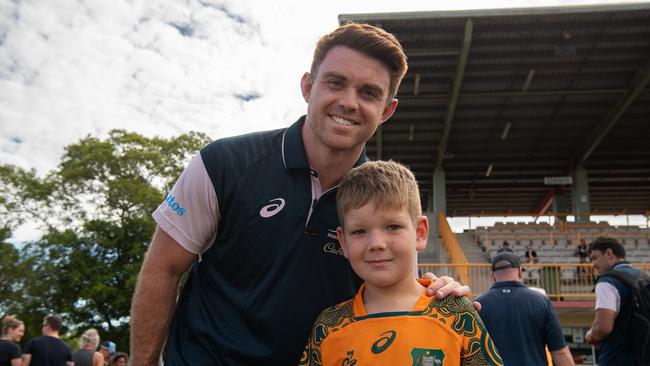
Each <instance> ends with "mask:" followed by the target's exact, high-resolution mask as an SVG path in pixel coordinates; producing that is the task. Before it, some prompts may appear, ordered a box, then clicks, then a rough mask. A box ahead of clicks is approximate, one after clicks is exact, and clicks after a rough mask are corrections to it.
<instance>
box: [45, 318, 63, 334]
mask: <svg viewBox="0 0 650 366" xmlns="http://www.w3.org/2000/svg"><path fill="white" fill-rule="evenodd" d="M43 322H44V323H45V324H47V326H48V327H50V329H52V330H53V331H55V332H59V331H60V330H61V328H63V319H61V316H60V315H59V314H50V315H48V316H46V317H45V318H43Z"/></svg>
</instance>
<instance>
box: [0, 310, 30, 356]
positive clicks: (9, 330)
mask: <svg viewBox="0 0 650 366" xmlns="http://www.w3.org/2000/svg"><path fill="white" fill-rule="evenodd" d="M24 334H25V324H24V323H23V322H22V321H20V320H18V319H16V316H15V315H7V316H5V317H4V319H2V339H0V366H19V365H20V361H21V357H20V356H21V352H20V347H18V344H17V343H18V342H20V339H21V338H22V337H23V335H24Z"/></svg>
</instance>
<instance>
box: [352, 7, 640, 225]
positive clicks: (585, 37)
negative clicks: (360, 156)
mask: <svg viewBox="0 0 650 366" xmlns="http://www.w3.org/2000/svg"><path fill="white" fill-rule="evenodd" d="M470 19H471V22H472V32H471V46H470V48H469V53H468V55H467V64H466V67H465V70H464V76H463V78H462V82H461V84H460V94H459V98H458V101H457V104H456V108H455V110H454V114H453V119H452V124H451V130H450V135H449V139H448V141H446V142H447V148H446V150H445V152H444V157H443V160H442V162H443V168H444V170H445V173H446V183H447V190H446V198H447V213H448V214H449V215H456V216H459V215H467V214H475V213H479V212H512V213H532V212H533V211H534V210H535V209H536V208H537V206H538V204H539V203H540V201H542V200H543V198H544V197H545V196H546V194H547V193H548V190H549V189H550V187H549V186H546V185H544V182H543V178H544V177H545V176H563V175H569V174H571V173H572V171H573V170H574V167H575V163H576V162H577V161H581V160H582V158H583V157H586V160H585V161H584V165H585V167H586V168H587V170H588V174H589V186H590V196H591V197H590V198H591V208H592V210H594V211H597V212H611V211H621V210H627V212H630V213H644V212H650V91H649V89H648V87H647V84H648V81H647V80H644V81H643V83H642V84H643V88H642V89H641V90H640V93H637V94H638V95H634V93H632V92H633V91H634V90H635V88H638V87H639V85H640V80H641V79H642V78H643V77H644V76H645V75H648V74H650V3H640V4H616V5H605V6H586V7H585V6H581V7H547V8H523V9H497V10H473V11H452V12H415V13H383V14H344V15H340V16H339V20H340V21H341V23H343V22H345V21H347V20H353V21H363V22H368V23H371V24H376V25H380V26H381V27H383V28H384V29H386V30H387V31H389V32H391V33H393V34H395V35H396V36H397V37H398V39H400V41H401V42H402V44H403V46H404V49H405V50H406V53H407V56H409V71H408V73H407V75H406V76H405V78H404V80H403V82H402V85H401V86H400V90H399V93H398V99H400V102H399V107H398V110H397V112H396V113H395V115H394V116H393V117H392V118H391V121H390V122H389V123H386V124H384V125H383V127H382V141H381V144H378V141H377V137H376V136H375V137H373V139H372V140H371V141H370V142H369V143H368V152H369V154H370V155H371V156H372V157H376V156H378V155H379V153H380V152H379V151H378V146H379V145H381V156H382V158H383V159H390V158H392V159H395V160H399V161H401V162H403V163H405V164H407V165H409V166H410V167H411V168H412V169H413V170H414V171H415V173H416V176H417V178H418V180H419V181H420V187H421V190H422V192H423V195H424V202H426V201H427V199H428V198H429V195H430V193H431V191H432V189H431V188H432V175H433V170H434V168H435V166H436V163H437V160H438V146H439V145H440V144H441V140H442V138H443V129H444V119H445V116H446V114H447V113H448V111H447V109H448V105H449V101H450V98H451V91H452V89H453V87H454V79H455V76H456V71H457V68H458V64H459V59H460V57H461V56H460V55H461V51H462V47H463V39H464V35H465V34H464V32H465V27H466V23H467V21H468V20H470ZM416 75H417V78H416ZM416 79H418V80H419V83H418V85H417V95H415V91H416V85H415V83H416ZM617 106H618V107H617ZM615 112H618V114H619V115H620V118H614V117H613V115H614V114H615ZM508 123H509V124H510V129H509V132H508V136H507V138H506V139H505V140H503V139H501V135H502V133H503V130H504V128H505V126H506V125H507V124H508ZM610 124H611V128H610V127H609V126H608V125H610ZM599 133H604V134H605V136H604V138H603V139H602V140H601V141H600V142H599V143H595V142H594V141H596V140H597V138H596V137H595V136H597V135H598V134H599ZM591 150H593V151H591ZM490 164H492V165H493V169H492V174H491V175H490V176H489V177H485V171H486V169H487V167H488V166H489V165H490ZM565 188H566V187H565ZM558 195H560V196H561V197H564V198H565V199H566V200H567V203H568V207H571V204H570V189H565V190H564V191H562V192H561V193H558Z"/></svg>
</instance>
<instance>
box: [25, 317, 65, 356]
mask: <svg viewBox="0 0 650 366" xmlns="http://www.w3.org/2000/svg"><path fill="white" fill-rule="evenodd" d="M62 327H63V321H62V320H61V317H60V316H59V315H57V314H50V315H48V316H46V317H45V318H43V328H42V330H41V331H42V333H43V335H42V336H40V337H36V338H32V339H30V340H29V341H28V342H27V345H25V351H24V354H23V363H22V366H30V365H31V366H64V365H68V366H72V365H73V363H72V350H71V349H70V346H68V345H67V344H65V343H64V342H63V341H62V340H60V339H59V332H60V331H61V328H62Z"/></svg>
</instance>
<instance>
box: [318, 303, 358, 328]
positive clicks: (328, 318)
mask: <svg viewBox="0 0 650 366" xmlns="http://www.w3.org/2000/svg"><path fill="white" fill-rule="evenodd" d="M353 321H354V299H349V300H346V301H343V302H341V303H339V304H336V305H334V306H331V307H329V308H327V309H325V310H323V311H322V312H321V313H320V315H319V316H318V319H316V323H315V324H314V330H315V331H317V333H319V334H321V335H323V336H325V335H327V334H330V333H332V332H335V331H337V330H338V329H340V328H342V327H344V326H346V325H348V324H350V323H351V322H353Z"/></svg>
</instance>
